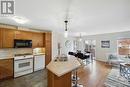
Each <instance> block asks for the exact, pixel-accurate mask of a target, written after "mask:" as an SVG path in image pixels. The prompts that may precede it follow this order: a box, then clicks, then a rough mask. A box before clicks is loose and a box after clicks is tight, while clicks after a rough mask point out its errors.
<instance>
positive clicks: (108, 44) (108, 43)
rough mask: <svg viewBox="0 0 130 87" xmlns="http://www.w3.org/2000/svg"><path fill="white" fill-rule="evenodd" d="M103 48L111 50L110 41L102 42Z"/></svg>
mask: <svg viewBox="0 0 130 87" xmlns="http://www.w3.org/2000/svg"><path fill="white" fill-rule="evenodd" d="M101 47H102V48H110V41H109V40H106V41H101Z"/></svg>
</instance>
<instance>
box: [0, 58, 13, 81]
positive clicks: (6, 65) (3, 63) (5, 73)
mask: <svg viewBox="0 0 130 87" xmlns="http://www.w3.org/2000/svg"><path fill="white" fill-rule="evenodd" d="M7 78H13V59H1V60H0V80H3V79H7Z"/></svg>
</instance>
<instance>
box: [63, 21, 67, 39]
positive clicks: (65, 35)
mask: <svg viewBox="0 0 130 87" xmlns="http://www.w3.org/2000/svg"><path fill="white" fill-rule="evenodd" d="M64 22H65V32H64V37H65V38H67V37H68V27H67V26H68V21H67V20H65V21H64Z"/></svg>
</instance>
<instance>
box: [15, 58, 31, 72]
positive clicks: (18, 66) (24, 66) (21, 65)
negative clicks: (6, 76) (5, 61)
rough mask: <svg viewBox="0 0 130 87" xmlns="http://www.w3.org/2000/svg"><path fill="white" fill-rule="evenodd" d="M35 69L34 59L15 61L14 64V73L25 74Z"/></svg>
mask: <svg viewBox="0 0 130 87" xmlns="http://www.w3.org/2000/svg"><path fill="white" fill-rule="evenodd" d="M30 69H33V59H32V58H30V59H23V60H15V62H14V72H15V73H17V72H23V71H26V70H30Z"/></svg>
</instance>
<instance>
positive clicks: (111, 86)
mask: <svg viewBox="0 0 130 87" xmlns="http://www.w3.org/2000/svg"><path fill="white" fill-rule="evenodd" d="M104 84H105V86H106V87H130V83H129V82H128V80H126V79H125V78H124V77H122V76H121V75H120V69H119V68H112V70H111V72H110V73H109V75H108V76H107V78H106V80H105V83H104Z"/></svg>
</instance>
